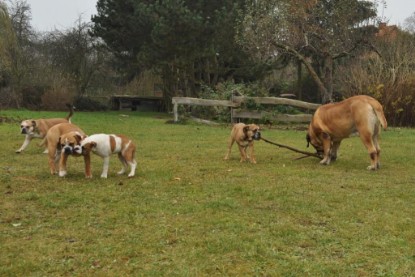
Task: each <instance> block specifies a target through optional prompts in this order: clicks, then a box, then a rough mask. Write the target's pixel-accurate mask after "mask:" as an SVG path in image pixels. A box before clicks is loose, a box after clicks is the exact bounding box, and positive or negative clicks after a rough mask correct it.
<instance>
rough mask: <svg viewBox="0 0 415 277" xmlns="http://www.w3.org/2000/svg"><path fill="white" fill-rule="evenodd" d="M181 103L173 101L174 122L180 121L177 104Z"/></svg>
mask: <svg viewBox="0 0 415 277" xmlns="http://www.w3.org/2000/svg"><path fill="white" fill-rule="evenodd" d="M178 105H179V104H177V102H173V114H174V122H178V121H179V113H178V111H177V106H178Z"/></svg>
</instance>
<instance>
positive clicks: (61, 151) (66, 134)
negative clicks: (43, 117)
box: [46, 123, 92, 178]
mask: <svg viewBox="0 0 415 277" xmlns="http://www.w3.org/2000/svg"><path fill="white" fill-rule="evenodd" d="M85 137H86V135H85V133H84V131H82V130H81V128H79V127H78V126H76V125H74V124H71V123H60V124H57V125H55V126H52V128H50V129H49V131H48V132H47V134H46V141H47V146H48V157H49V168H50V173H51V174H52V175H53V174H56V167H57V164H58V162H59V177H65V176H66V174H67V169H66V162H67V159H68V157H69V156H70V155H71V156H75V157H79V156H83V157H84V163H85V177H86V178H91V177H92V174H91V157H90V155H89V153H82V148H81V140H82V139H84V138H85Z"/></svg>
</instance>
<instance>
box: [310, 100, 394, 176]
mask: <svg viewBox="0 0 415 277" xmlns="http://www.w3.org/2000/svg"><path fill="white" fill-rule="evenodd" d="M380 126H382V127H383V128H385V129H386V127H387V122H386V119H385V115H384V113H383V108H382V105H381V104H380V103H379V102H378V101H377V100H375V99H374V98H372V97H369V96H366V95H358V96H353V97H350V98H348V99H346V100H344V101H341V102H338V103H331V104H326V105H323V106H321V107H319V108H318V109H317V110H316V112H315V113H314V116H313V119H312V121H311V123H310V125H309V127H308V133H307V147H308V146H309V144H310V143H311V145H313V146H314V148H315V149H316V150H317V153H318V154H320V155H323V160H322V161H321V162H320V163H321V164H324V165H328V164H330V161H335V160H336V159H337V151H338V149H339V146H340V143H341V141H342V140H343V139H344V138H348V137H349V136H350V135H351V134H353V133H356V132H357V133H359V135H360V139H361V140H362V142H363V144H364V145H365V146H366V148H367V151H368V152H369V155H370V160H371V165H370V166H369V167H368V169H369V170H376V169H378V168H379V167H380V147H379V142H378V136H379V133H380V129H381V128H380Z"/></svg>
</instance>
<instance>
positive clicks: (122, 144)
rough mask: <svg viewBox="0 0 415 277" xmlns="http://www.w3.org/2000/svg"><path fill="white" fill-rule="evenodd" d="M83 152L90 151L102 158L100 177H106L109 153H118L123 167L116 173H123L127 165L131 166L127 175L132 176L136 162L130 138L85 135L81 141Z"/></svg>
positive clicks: (133, 146)
mask: <svg viewBox="0 0 415 277" xmlns="http://www.w3.org/2000/svg"><path fill="white" fill-rule="evenodd" d="M81 145H82V152H83V153H84V154H86V153H88V154H89V153H90V152H91V151H92V152H93V153H95V154H97V155H98V156H100V157H101V158H103V159H104V166H103V168H102V174H101V178H107V175H108V166H109V162H110V156H111V154H115V153H117V154H118V159H119V160H120V162H121V163H122V165H123V167H122V168H121V170H120V171H119V172H118V174H119V175H120V174H124V173H125V171H126V169H127V168H128V166H130V167H131V170H130V173H129V174H128V177H133V176H134V174H135V169H136V167H137V162H136V160H135V149H136V147H135V145H134V143H133V142H132V140H131V139H129V138H127V137H126V136H123V135H107V134H95V135H90V136H88V137H86V138H85V139H84V140H82V142H81Z"/></svg>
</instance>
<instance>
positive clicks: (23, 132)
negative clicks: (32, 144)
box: [21, 127, 27, 135]
mask: <svg viewBox="0 0 415 277" xmlns="http://www.w3.org/2000/svg"><path fill="white" fill-rule="evenodd" d="M21 133H22V134H24V135H26V134H27V130H26V128H24V127H23V128H22V132H21Z"/></svg>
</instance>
